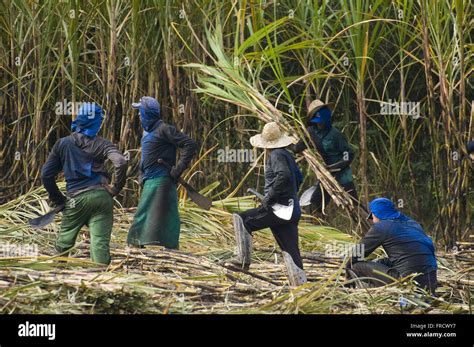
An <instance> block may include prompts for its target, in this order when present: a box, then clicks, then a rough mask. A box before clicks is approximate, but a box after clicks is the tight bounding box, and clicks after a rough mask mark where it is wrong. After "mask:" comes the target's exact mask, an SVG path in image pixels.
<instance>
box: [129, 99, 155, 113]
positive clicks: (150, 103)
mask: <svg viewBox="0 0 474 347" xmlns="http://www.w3.org/2000/svg"><path fill="white" fill-rule="evenodd" d="M140 107H142V108H143V109H144V110H145V111H147V110H158V111H160V103H159V102H158V100H156V99H155V98H152V97H151V96H144V97H142V98H141V99H140V101H139V102H134V103H132V108H136V109H139V108H140Z"/></svg>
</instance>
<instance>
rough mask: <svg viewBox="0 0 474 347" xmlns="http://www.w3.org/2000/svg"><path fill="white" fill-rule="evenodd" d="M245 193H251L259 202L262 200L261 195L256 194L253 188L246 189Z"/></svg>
mask: <svg viewBox="0 0 474 347" xmlns="http://www.w3.org/2000/svg"><path fill="white" fill-rule="evenodd" d="M247 193H252V194H253V195H255V196H256V197H257V198H258V199H260V200H263V195H262V194H260V193H259V192H257V191H256V190H255V189H253V188H248V189H247Z"/></svg>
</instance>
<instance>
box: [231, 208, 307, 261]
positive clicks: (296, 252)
mask: <svg viewBox="0 0 474 347" xmlns="http://www.w3.org/2000/svg"><path fill="white" fill-rule="evenodd" d="M239 215H240V216H241V217H242V220H243V221H244V225H245V229H247V231H248V232H249V233H250V234H252V232H253V231H257V230H261V229H265V228H270V230H271V231H272V233H273V236H274V237H275V240H276V242H277V243H278V246H280V248H281V250H282V251H285V252H287V253H289V254H290V255H291V257H292V258H293V261H294V262H295V264H296V265H297V266H298V267H299V268H300V269H303V261H302V260H301V254H300V249H299V246H298V221H299V219H300V216H301V211H300V209H299V207H297V206H295V209H294V211H293V215H292V217H291V219H290V220H284V219H281V218H278V217H277V216H275V214H274V213H273V211H270V210H267V209H265V208H264V207H263V206H260V207H258V208H252V209H250V210H247V211H245V212H242V213H239Z"/></svg>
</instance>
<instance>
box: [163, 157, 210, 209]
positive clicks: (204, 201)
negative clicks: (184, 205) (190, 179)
mask: <svg viewBox="0 0 474 347" xmlns="http://www.w3.org/2000/svg"><path fill="white" fill-rule="evenodd" d="M158 164H161V165H164V166H165V167H166V168H167V169H168V170H171V169H172V167H171V165H170V164H168V163H167V162H166V161H164V160H163V159H158ZM178 182H179V183H180V184H181V185H182V186H183V187H184V189H186V191H187V192H188V194H189V197H190V198H191V200H192V201H194V203H195V204H196V205H198V206H199V207H200V208H202V209H204V210H210V209H211V206H212V200H211V199H209V198H206V197H205V196H204V195H201V194H199V193H198V192H197V191H196V189H194V188H193V187H191V186H190V185H189V184H188V183H187V182H186V181H185V180H184V179H183V178H181V177H179V178H178Z"/></svg>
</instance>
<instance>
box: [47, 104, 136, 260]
mask: <svg viewBox="0 0 474 347" xmlns="http://www.w3.org/2000/svg"><path fill="white" fill-rule="evenodd" d="M102 121H103V116H102V109H101V108H100V106H99V105H97V104H95V103H84V104H83V105H82V106H81V108H80V109H79V111H78V114H77V117H76V119H75V120H74V121H73V122H72V125H71V130H72V131H73V133H72V134H71V135H69V136H67V137H63V138H61V139H59V140H58V142H56V144H55V145H54V146H53V149H52V151H51V153H50V155H49V157H48V160H47V161H46V163H45V164H44V166H43V169H42V171H41V179H42V181H43V185H44V187H45V189H46V191H47V192H48V194H49V198H50V200H51V201H52V202H53V204H54V205H55V206H57V207H59V206H63V205H65V207H64V210H63V217H62V221H61V229H60V231H59V236H58V239H57V241H56V250H57V251H58V252H59V253H64V252H67V251H68V250H70V249H71V248H72V247H73V246H74V244H75V242H76V238H77V235H78V234H79V231H80V230H81V228H82V227H83V226H84V225H87V226H88V227H89V233H90V240H91V246H90V254H91V259H92V261H94V262H97V263H102V264H109V263H110V249H109V244H110V234H111V232H112V224H113V199H112V196H115V195H117V194H119V192H120V191H121V190H122V188H123V186H124V185H125V181H126V175H127V160H126V159H125V157H124V156H123V154H122V153H121V152H120V151H119V150H118V149H117V147H116V146H115V145H113V144H112V143H111V142H109V141H107V140H106V139H104V138H102V137H99V136H96V135H97V133H98V132H99V129H100V127H101V125H102ZM106 159H109V160H110V161H111V162H112V164H113V166H114V170H115V171H114V173H115V182H114V185H113V186H109V182H110V179H109V175H108V173H107V171H106V170H105V166H104V162H105V160H106ZM61 171H64V176H65V178H66V190H67V196H68V198H69V199H68V201H67V203H66V197H65V196H64V195H63V194H62V193H61V192H60V191H59V189H58V186H57V185H56V181H55V179H56V176H57V175H58V174H59V173H60V172H61Z"/></svg>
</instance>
